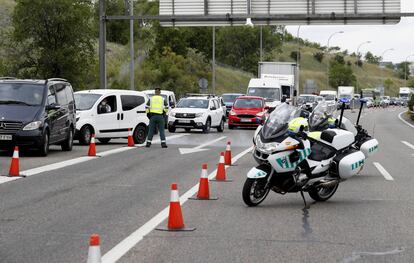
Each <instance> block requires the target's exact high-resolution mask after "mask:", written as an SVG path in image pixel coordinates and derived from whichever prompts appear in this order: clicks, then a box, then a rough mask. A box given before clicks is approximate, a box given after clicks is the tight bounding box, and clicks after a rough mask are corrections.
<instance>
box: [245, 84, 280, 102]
mask: <svg viewBox="0 0 414 263" xmlns="http://www.w3.org/2000/svg"><path fill="white" fill-rule="evenodd" d="M247 95H252V96H257V97H262V98H264V99H266V101H280V89H279V88H252V87H251V88H249V90H248V91H247Z"/></svg>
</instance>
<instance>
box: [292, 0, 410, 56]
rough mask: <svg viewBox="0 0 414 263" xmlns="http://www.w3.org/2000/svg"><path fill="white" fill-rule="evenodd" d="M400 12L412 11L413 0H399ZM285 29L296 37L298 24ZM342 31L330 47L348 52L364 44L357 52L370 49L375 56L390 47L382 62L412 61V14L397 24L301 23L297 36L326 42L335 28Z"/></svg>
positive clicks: (322, 43) (332, 39)
mask: <svg viewBox="0 0 414 263" xmlns="http://www.w3.org/2000/svg"><path fill="white" fill-rule="evenodd" d="M401 12H414V0H401ZM286 29H287V30H288V31H289V32H290V33H291V34H293V35H294V36H296V34H297V29H298V27H297V26H288V27H286ZM341 30H342V31H344V33H343V34H336V35H335V36H333V37H332V38H331V41H330V44H329V45H330V46H338V47H340V48H341V49H342V50H345V49H347V50H348V51H349V52H350V53H352V52H356V50H357V48H358V46H359V44H361V43H363V42H365V41H371V43H370V44H364V45H362V46H361V48H360V49H359V51H360V52H361V53H362V54H365V53H366V52H367V51H371V52H372V53H374V54H375V55H377V56H381V54H382V53H383V52H384V51H385V50H387V49H389V48H393V49H394V50H393V51H387V52H386V53H385V55H384V61H392V62H394V63H399V62H402V61H405V59H406V58H407V56H409V55H412V54H413V56H410V57H409V58H408V61H414V17H412V18H411V17H405V18H401V22H400V23H398V24H396V25H370V26H365V25H364V26H345V25H343V26H301V28H300V37H301V38H304V39H308V40H310V41H312V42H317V43H320V44H321V45H322V46H326V45H327V41H328V38H329V36H330V35H331V34H332V33H334V32H337V31H341Z"/></svg>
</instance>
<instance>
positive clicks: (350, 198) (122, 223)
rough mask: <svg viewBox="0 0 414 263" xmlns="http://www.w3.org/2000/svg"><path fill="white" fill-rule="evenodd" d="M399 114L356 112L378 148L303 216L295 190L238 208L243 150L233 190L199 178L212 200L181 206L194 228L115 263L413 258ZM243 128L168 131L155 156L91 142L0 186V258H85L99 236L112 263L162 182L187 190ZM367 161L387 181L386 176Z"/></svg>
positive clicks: (26, 161)
mask: <svg viewBox="0 0 414 263" xmlns="http://www.w3.org/2000/svg"><path fill="white" fill-rule="evenodd" d="M401 111H402V110H401V109H399V108H389V109H385V110H384V109H370V110H366V111H365V113H364V114H363V118H362V124H363V125H364V127H366V128H368V130H369V132H370V133H372V132H374V133H375V137H376V138H377V139H378V140H379V142H380V152H379V153H378V154H377V155H375V156H374V157H373V158H371V159H369V160H368V161H367V164H366V166H365V168H364V170H363V171H362V172H361V174H360V175H359V176H357V177H354V178H352V179H350V180H348V181H346V182H344V183H342V184H341V185H340V186H339V189H338V191H337V193H336V194H335V195H334V196H333V198H332V199H330V200H329V201H328V202H324V203H313V202H311V199H310V198H309V197H307V200H308V201H309V202H311V206H310V208H309V209H304V205H303V202H302V200H301V197H300V195H299V194H287V195H285V196H281V195H278V194H275V193H270V194H269V196H268V198H267V199H266V200H265V201H264V202H263V203H262V204H261V205H260V206H259V207H256V208H248V207H246V206H245V205H244V203H243V201H242V199H241V189H242V186H243V183H244V180H245V176H246V173H247V171H248V170H249V169H250V168H251V167H253V166H255V162H254V160H253V159H252V157H251V155H250V153H247V154H244V155H243V156H240V159H239V160H238V161H237V166H232V167H229V168H228V169H227V173H228V176H229V177H230V178H231V179H233V182H231V183H217V182H210V189H211V192H212V194H213V195H216V196H218V197H219V200H217V201H191V200H189V201H187V202H185V204H183V206H182V209H183V213H184V220H185V223H186V225H188V226H194V227H196V228H197V229H196V231H194V232H186V233H170V232H160V231H156V230H154V231H150V233H149V234H148V235H147V236H145V237H144V238H143V239H142V240H140V242H138V243H137V244H136V245H134V246H133V247H132V249H130V250H127V251H126V254H125V255H123V257H121V259H120V260H119V262H259V261H268V262H413V261H414V250H413V248H414V238H413V237H414V220H412V218H413V216H414V206H413V204H414V194H413V191H412V189H413V187H414V180H413V177H414V172H413V171H414V164H413V163H414V162H413V161H414V155H413V154H414V148H410V147H409V146H408V145H407V144H404V143H403V142H402V141H404V142H407V143H409V144H411V145H414V129H413V128H411V127H409V126H408V125H406V124H404V123H403V122H402V121H401V120H399V119H398V114H399V113H400V112H401ZM347 114H348V115H350V117H351V118H355V114H352V113H351V112H350V111H347ZM253 132H254V131H253V130H232V131H229V130H227V129H226V130H225V132H224V133H216V132H212V133H210V134H200V133H191V134H185V133H176V134H168V136H175V137H172V138H171V139H170V140H168V144H169V148H168V149H166V150H165V149H161V147H160V146H159V145H153V147H151V148H150V149H146V148H141V147H139V148H134V149H125V147H123V146H124V144H125V143H126V141H125V140H119V141H117V143H112V144H109V145H98V152H105V151H107V150H113V151H112V152H110V153H109V154H108V155H105V156H104V157H101V158H90V159H88V160H86V161H85V160H84V161H82V162H80V163H78V164H74V165H68V166H66V167H64V168H61V169H54V170H52V171H44V172H40V173H37V174H34V175H32V176H30V177H27V178H23V179H19V180H16V181H13V182H5V183H2V184H0V200H1V201H0V211H1V214H0V261H1V262H86V256H87V249H88V238H89V236H90V234H92V233H98V234H100V236H101V242H102V244H101V249H102V252H103V254H105V255H106V256H107V257H106V259H107V260H106V261H104V262H111V261H110V260H108V258H109V257H108V255H109V254H111V253H112V252H113V251H114V250H113V248H114V247H117V248H118V247H122V246H123V245H124V244H125V239H126V238H127V237H131V236H130V235H131V234H132V233H134V231H136V230H137V229H140V228H141V227H143V226H145V225H147V224H148V221H149V220H151V219H153V217H154V216H156V215H157V214H158V213H159V212H160V211H162V210H163V209H165V208H166V207H167V206H168V202H169V196H170V184H171V183H172V182H177V183H178V185H179V190H180V194H184V193H185V192H187V191H188V190H189V189H191V188H192V187H193V186H194V185H195V184H197V182H198V179H199V175H200V166H201V163H203V162H206V163H208V165H209V172H212V171H213V170H214V169H215V165H216V163H217V161H218V157H219V156H218V154H219V152H220V151H223V150H224V148H225V143H226V141H227V140H230V141H231V142H232V150H233V156H236V155H238V154H239V153H242V152H244V153H246V149H248V148H249V147H250V146H251V145H252V142H251V140H252V135H253ZM177 135H178V136H181V137H176V136H177ZM222 136H226V138H221V137H222ZM220 138H221V139H220ZM211 142H213V143H212V144H211V145H207V146H205V147H201V148H205V149H208V150H205V151H199V152H194V153H190V154H185V155H181V154H180V153H179V148H192V147H198V146H200V145H203V144H209V143H211ZM117 149H122V150H120V151H118V150H117ZM86 152H87V147H78V146H76V147H75V149H74V151H73V152H70V153H64V152H60V151H52V152H51V154H50V156H49V157H47V158H42V157H35V156H33V154H31V153H26V155H24V154H23V157H22V158H21V160H20V162H21V166H22V167H23V168H22V170H25V169H26V170H27V169H32V168H36V167H39V166H44V165H48V164H53V163H58V162H61V161H65V160H68V159H75V158H79V157H82V156H84V155H85V154H86ZM5 155H6V154H5V153H4V154H3V155H1V154H0V169H1V170H0V171H1V172H2V173H6V172H7V170H8V165H9V162H10V157H8V156H5ZM374 162H375V163H377V165H378V164H379V165H381V166H382V167H383V168H384V169H385V170H386V171H387V172H388V173H389V175H390V176H391V177H392V179H393V180H390V179H389V178H388V179H389V180H386V178H385V177H384V176H383V174H382V173H381V172H380V171H379V170H378V168H377V166H375V165H374ZM161 224H162V225H165V224H166V222H165V221H163V222H162V223H161ZM117 245H118V246H117ZM108 252H110V253H108ZM104 258H105V257H104Z"/></svg>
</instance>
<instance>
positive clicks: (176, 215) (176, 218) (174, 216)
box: [157, 183, 195, 231]
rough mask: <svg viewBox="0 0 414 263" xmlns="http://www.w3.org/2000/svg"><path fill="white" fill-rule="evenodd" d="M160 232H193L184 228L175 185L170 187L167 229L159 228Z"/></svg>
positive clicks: (192, 229) (191, 229)
mask: <svg viewBox="0 0 414 263" xmlns="http://www.w3.org/2000/svg"><path fill="white" fill-rule="evenodd" d="M157 230H161V231H194V230H195V228H187V227H185V226H184V220H183V215H182V213H181V204H180V196H179V194H178V186H177V184H176V183H174V184H172V185H171V199H170V212H169V214H168V225H167V227H166V228H165V227H160V228H157Z"/></svg>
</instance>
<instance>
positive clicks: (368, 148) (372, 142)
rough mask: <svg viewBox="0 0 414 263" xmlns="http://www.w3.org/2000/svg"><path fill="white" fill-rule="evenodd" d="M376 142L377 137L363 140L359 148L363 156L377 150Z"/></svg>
mask: <svg viewBox="0 0 414 263" xmlns="http://www.w3.org/2000/svg"><path fill="white" fill-rule="evenodd" d="M378 144H379V143H378V141H377V139H369V140H367V141H365V142H363V143H362V144H361V146H360V148H359V149H360V150H361V152H363V153H364V155H365V157H366V158H368V157H371V156H372V155H374V154H375V153H376V152H378Z"/></svg>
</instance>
